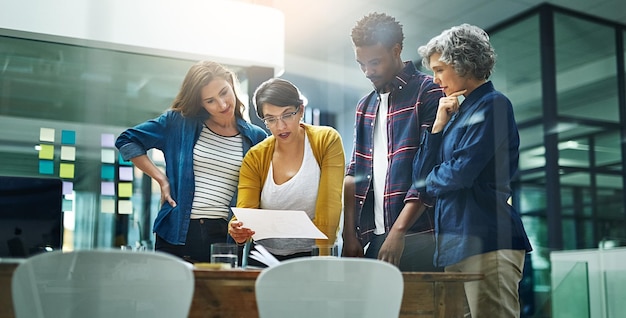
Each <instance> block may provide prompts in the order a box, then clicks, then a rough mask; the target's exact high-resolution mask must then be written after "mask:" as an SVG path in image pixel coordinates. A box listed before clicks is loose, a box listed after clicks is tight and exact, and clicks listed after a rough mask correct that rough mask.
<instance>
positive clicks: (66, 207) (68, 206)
mask: <svg viewBox="0 0 626 318" xmlns="http://www.w3.org/2000/svg"><path fill="white" fill-rule="evenodd" d="M61 207H62V208H63V212H72V211H74V200H67V199H63V203H62V204H61Z"/></svg>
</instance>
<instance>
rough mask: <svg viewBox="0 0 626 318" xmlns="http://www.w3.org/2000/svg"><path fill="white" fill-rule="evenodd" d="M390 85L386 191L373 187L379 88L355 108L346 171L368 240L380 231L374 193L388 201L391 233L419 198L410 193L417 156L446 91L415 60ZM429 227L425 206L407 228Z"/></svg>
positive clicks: (415, 230)
mask: <svg viewBox="0 0 626 318" xmlns="http://www.w3.org/2000/svg"><path fill="white" fill-rule="evenodd" d="M390 86H391V87H392V88H391V92H390V94H389V101H388V103H389V108H388V113H387V122H386V123H387V157H388V166H387V176H386V181H385V191H384V193H383V194H382V195H381V194H374V193H373V191H374V190H373V186H372V174H373V159H372V155H373V148H374V126H375V120H376V112H377V111H378V105H379V104H380V96H379V94H378V92H376V91H372V92H371V93H370V94H368V95H367V96H365V97H363V98H362V99H361V101H359V104H358V105H357V109H356V120H355V126H354V146H353V150H352V158H351V160H350V163H349V165H348V168H347V171H346V175H350V176H354V178H355V183H356V184H355V198H354V200H355V203H354V208H355V213H356V215H355V220H356V224H355V226H356V233H358V234H359V235H360V236H361V240H362V243H363V244H364V245H365V244H366V243H367V242H369V240H370V238H371V235H372V234H373V232H374V230H375V222H374V209H373V201H374V195H375V196H376V198H377V199H379V198H382V199H383V201H384V202H383V204H384V215H383V217H384V223H385V232H389V230H390V229H391V226H392V225H393V223H394V222H395V220H396V219H397V218H398V215H399V214H400V212H401V211H402V208H403V207H404V202H405V200H416V199H418V198H417V197H416V196H412V195H407V193H408V191H409V189H410V188H411V187H412V183H413V182H412V173H411V172H412V170H413V158H414V157H415V153H416V152H417V149H418V146H419V142H420V139H421V138H420V136H421V133H422V130H423V128H424V127H427V126H428V125H431V124H432V122H433V121H434V119H435V115H436V113H437V107H438V105H439V98H441V97H442V96H443V93H442V92H441V89H440V88H439V86H437V85H436V84H434V83H433V81H432V77H430V76H428V75H426V74H424V73H422V72H420V71H418V70H417V69H416V68H415V65H414V64H413V62H410V61H409V62H406V63H405V66H404V68H403V69H402V71H401V72H400V73H398V74H397V75H396V77H395V78H394V79H393V80H392V81H391V83H390ZM416 108H417V109H416ZM427 231H433V217H432V211H431V210H426V211H425V212H424V214H423V215H422V217H420V219H419V220H417V221H416V222H415V224H414V225H413V226H412V227H411V229H409V231H408V233H419V232H427Z"/></svg>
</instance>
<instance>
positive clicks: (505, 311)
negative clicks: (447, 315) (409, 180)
mask: <svg viewBox="0 0 626 318" xmlns="http://www.w3.org/2000/svg"><path fill="white" fill-rule="evenodd" d="M418 52H419V54H420V55H421V57H422V63H423V65H424V66H425V67H426V68H429V69H431V70H432V71H433V76H434V81H435V83H436V84H438V85H439V86H440V87H441V89H442V90H443V92H444V93H445V95H446V97H443V98H441V99H440V101H439V107H438V110H437V116H436V118H435V121H434V123H433V125H432V127H431V129H430V131H427V132H426V133H425V135H424V139H423V143H422V144H421V146H420V149H419V151H418V155H417V157H416V159H415V162H414V165H415V169H414V175H413V177H414V182H416V184H417V185H418V188H419V190H418V191H419V195H420V198H421V199H422V201H423V202H424V203H425V204H426V205H434V207H435V234H436V239H437V244H436V246H437V247H436V248H437V249H436V252H435V256H434V263H435V265H436V266H442V267H444V268H445V271H447V272H480V273H482V274H483V275H484V279H482V280H480V281H474V282H468V283H465V292H466V295H467V300H468V304H469V309H470V311H471V315H472V317H475V318H476V317H479V318H480V317H519V316H520V307H519V294H518V284H519V281H520V280H521V278H522V270H523V268H524V257H525V254H526V253H527V252H530V251H531V250H532V249H531V246H530V242H529V240H528V237H527V235H526V231H525V230H524V226H523V225H522V221H521V218H520V215H519V213H518V212H517V211H516V210H515V209H514V208H513V207H512V206H511V204H510V203H509V200H510V198H511V186H510V183H511V180H512V179H513V177H514V176H515V174H516V173H517V168H518V161H519V134H518V130H517V125H516V123H515V118H514V116H513V107H512V105H511V102H510V100H509V99H508V98H507V97H506V96H504V95H503V94H502V93H500V92H498V91H496V90H495V88H494V86H493V83H492V82H491V81H489V80H488V78H489V76H490V75H491V72H492V70H493V67H494V65H495V60H496V54H495V52H494V49H493V47H492V46H491V44H490V42H489V36H488V35H487V33H486V32H485V31H483V30H482V29H480V28H478V27H476V26H472V25H469V24H462V25H459V26H455V27H452V28H450V29H448V30H445V31H443V32H442V33H441V34H440V35H438V36H436V37H434V38H433V39H431V40H430V41H429V42H428V44H426V45H424V46H421V47H420V48H419V49H418ZM461 96H463V100H462V102H460V101H459V98H461Z"/></svg>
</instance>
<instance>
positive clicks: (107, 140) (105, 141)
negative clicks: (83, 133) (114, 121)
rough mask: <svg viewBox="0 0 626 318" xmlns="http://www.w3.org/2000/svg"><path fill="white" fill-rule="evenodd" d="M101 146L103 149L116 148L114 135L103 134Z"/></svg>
mask: <svg viewBox="0 0 626 318" xmlns="http://www.w3.org/2000/svg"><path fill="white" fill-rule="evenodd" d="M100 145H101V146H102V147H103V148H114V147H115V136H113V134H102V135H100Z"/></svg>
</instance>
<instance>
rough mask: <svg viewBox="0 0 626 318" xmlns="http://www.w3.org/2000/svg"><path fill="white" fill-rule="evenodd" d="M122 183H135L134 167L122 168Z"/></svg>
mask: <svg viewBox="0 0 626 318" xmlns="http://www.w3.org/2000/svg"><path fill="white" fill-rule="evenodd" d="M120 181H133V168H132V167H120Z"/></svg>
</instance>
